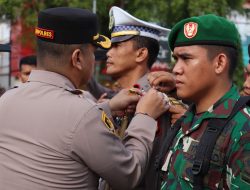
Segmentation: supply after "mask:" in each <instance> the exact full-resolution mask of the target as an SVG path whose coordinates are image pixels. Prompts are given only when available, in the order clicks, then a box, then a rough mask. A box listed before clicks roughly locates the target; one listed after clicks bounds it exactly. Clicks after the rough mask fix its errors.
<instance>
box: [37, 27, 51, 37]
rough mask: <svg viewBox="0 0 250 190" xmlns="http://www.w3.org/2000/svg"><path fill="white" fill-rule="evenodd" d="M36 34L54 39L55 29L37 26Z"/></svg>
mask: <svg viewBox="0 0 250 190" xmlns="http://www.w3.org/2000/svg"><path fill="white" fill-rule="evenodd" d="M35 35H36V36H39V37H42V38H47V39H54V31H53V30H46V29H42V28H38V27H36V29H35Z"/></svg>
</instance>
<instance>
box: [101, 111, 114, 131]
mask: <svg viewBox="0 0 250 190" xmlns="http://www.w3.org/2000/svg"><path fill="white" fill-rule="evenodd" d="M102 121H103V123H104V124H105V126H106V127H107V128H108V129H109V130H110V131H111V132H113V133H115V127H114V125H113V123H112V121H111V120H110V119H109V118H108V116H107V115H106V113H105V112H104V111H102Z"/></svg>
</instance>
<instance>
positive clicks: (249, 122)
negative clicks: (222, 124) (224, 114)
mask: <svg viewBox="0 0 250 190" xmlns="http://www.w3.org/2000/svg"><path fill="white" fill-rule="evenodd" d="M244 112H249V111H247V110H245V111H244ZM245 114H246V113H245ZM248 114H249V113H247V115H244V114H237V116H240V117H236V118H234V123H236V125H235V127H234V130H233V132H232V133H231V142H232V143H230V144H231V145H229V151H230V154H229V157H228V158H229V159H228V163H227V168H226V169H227V176H226V177H227V178H226V181H227V186H228V187H229V189H249V188H250V119H249V115H248ZM243 116H244V117H243Z"/></svg>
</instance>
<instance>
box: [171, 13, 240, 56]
mask: <svg viewBox="0 0 250 190" xmlns="http://www.w3.org/2000/svg"><path fill="white" fill-rule="evenodd" d="M168 42H169V47H170V49H171V50H172V51H173V50H174V47H178V46H188V45H218V46H230V47H233V48H236V49H238V48H239V46H240V35H239V33H238V30H237V28H236V26H235V24H234V23H232V22H230V21H228V20H227V19H225V18H223V17H219V16H216V15H213V14H208V15H203V16H198V17H191V18H187V19H184V20H182V21H180V22H178V23H177V24H176V25H175V26H174V27H173V28H172V30H171V32H170V34H169V37H168Z"/></svg>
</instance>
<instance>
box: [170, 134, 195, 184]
mask: <svg viewBox="0 0 250 190" xmlns="http://www.w3.org/2000/svg"><path fill="white" fill-rule="evenodd" d="M198 143H199V142H198V141H197V140H195V139H193V138H192V137H184V138H183V139H182V140H181V142H180V143H179V145H180V147H179V154H178V156H177V157H176V161H175V163H176V164H175V168H176V172H177V173H178V176H179V177H180V178H182V179H183V180H185V181H187V182H191V183H192V182H193V176H192V167H193V160H194V156H195V153H196V148H197V146H198Z"/></svg>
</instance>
